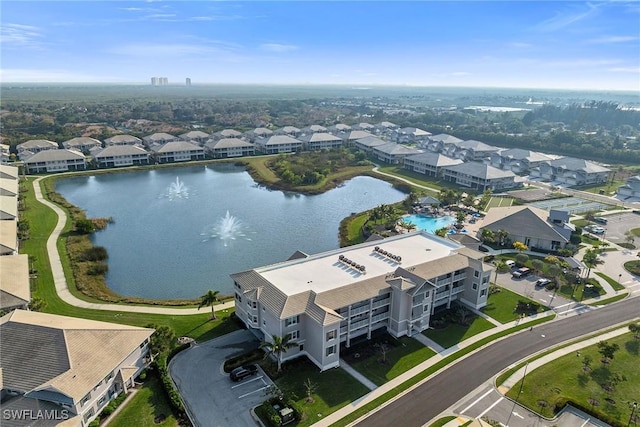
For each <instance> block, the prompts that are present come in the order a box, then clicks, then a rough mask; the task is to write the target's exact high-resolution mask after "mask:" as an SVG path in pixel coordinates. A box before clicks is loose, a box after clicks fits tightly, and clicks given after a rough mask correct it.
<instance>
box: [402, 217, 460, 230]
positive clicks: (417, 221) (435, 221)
mask: <svg viewBox="0 0 640 427" xmlns="http://www.w3.org/2000/svg"><path fill="white" fill-rule="evenodd" d="M402 219H403V220H404V221H406V222H410V223H411V224H414V225H415V226H416V227H417V228H418V230H425V231H428V232H429V233H432V234H433V233H435V231H436V230H438V229H440V228H443V227H449V226H450V225H451V224H454V223H455V222H456V219H455V218H454V217H452V216H451V215H445V216H439V217H432V216H425V215H407V216H405V217H403V218H402Z"/></svg>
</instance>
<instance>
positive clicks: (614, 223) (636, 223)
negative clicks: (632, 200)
mask: <svg viewBox="0 0 640 427" xmlns="http://www.w3.org/2000/svg"><path fill="white" fill-rule="evenodd" d="M602 217H604V218H607V224H598V225H600V226H601V227H604V228H605V229H606V230H607V231H606V233H605V234H604V238H605V239H607V240H610V241H612V242H614V243H624V242H625V241H626V240H625V238H626V236H625V235H624V234H625V233H626V232H627V231H629V230H630V229H632V228H638V227H640V215H638V214H634V213H632V212H625V213H619V214H613V215H602ZM638 245H640V239H638V238H637V237H636V246H638Z"/></svg>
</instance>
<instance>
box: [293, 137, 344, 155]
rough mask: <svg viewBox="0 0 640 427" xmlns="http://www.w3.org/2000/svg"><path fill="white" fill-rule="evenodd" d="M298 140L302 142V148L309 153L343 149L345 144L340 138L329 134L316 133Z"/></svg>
mask: <svg viewBox="0 0 640 427" xmlns="http://www.w3.org/2000/svg"><path fill="white" fill-rule="evenodd" d="M298 139H299V140H300V141H302V147H303V148H304V149H305V150H309V151H317V150H325V149H326V150H330V149H332V148H338V147H342V144H343V142H342V140H341V139H340V138H338V137H337V136H335V135H332V134H330V133H327V132H314V133H310V134H306V135H302V136H301V137H300V138H298Z"/></svg>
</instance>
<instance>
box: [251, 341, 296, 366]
mask: <svg viewBox="0 0 640 427" xmlns="http://www.w3.org/2000/svg"><path fill="white" fill-rule="evenodd" d="M272 338H273V341H272V342H269V341H263V342H262V343H261V344H260V348H262V349H264V350H265V351H266V352H267V354H266V355H265V357H266V356H268V355H269V354H273V355H274V356H275V357H276V360H277V361H278V372H280V370H281V369H282V355H283V354H284V353H286V352H287V350H289V349H290V348H291V347H295V346H296V345H298V344H297V343H295V342H294V341H292V340H291V335H289V334H287V335H285V336H284V337H279V336H277V335H274V336H273V337H272Z"/></svg>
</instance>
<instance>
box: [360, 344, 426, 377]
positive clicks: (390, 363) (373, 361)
mask: <svg viewBox="0 0 640 427" xmlns="http://www.w3.org/2000/svg"><path fill="white" fill-rule="evenodd" d="M392 339H393V338H390V339H389V342H390V340H392ZM365 345H368V346H371V345H372V344H370V343H367V344H365ZM388 347H389V351H388V352H387V354H386V358H387V361H386V363H383V362H382V353H380V352H379V351H374V352H373V354H372V355H370V356H369V357H360V358H358V359H355V361H351V360H350V361H349V363H350V364H351V366H352V367H353V368H354V369H355V370H357V371H358V372H360V373H361V374H362V375H364V376H365V377H367V378H368V379H370V380H371V381H372V382H374V383H375V384H377V385H382V384H384V383H386V382H387V381H389V380H392V379H393V378H395V377H397V376H398V375H400V374H402V373H404V372H406V371H408V370H409V369H411V368H413V367H415V366H417V365H419V364H420V363H422V362H424V361H425V360H427V359H429V358H430V357H431V356H434V355H435V352H434V351H433V350H431V349H430V348H428V347H425V346H424V345H422V343H420V342H418V341H417V340H415V339H413V338H410V337H400V338H398V339H397V340H395V342H393V343H390V344H389V346H388ZM362 354H364V352H363V353H362Z"/></svg>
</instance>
